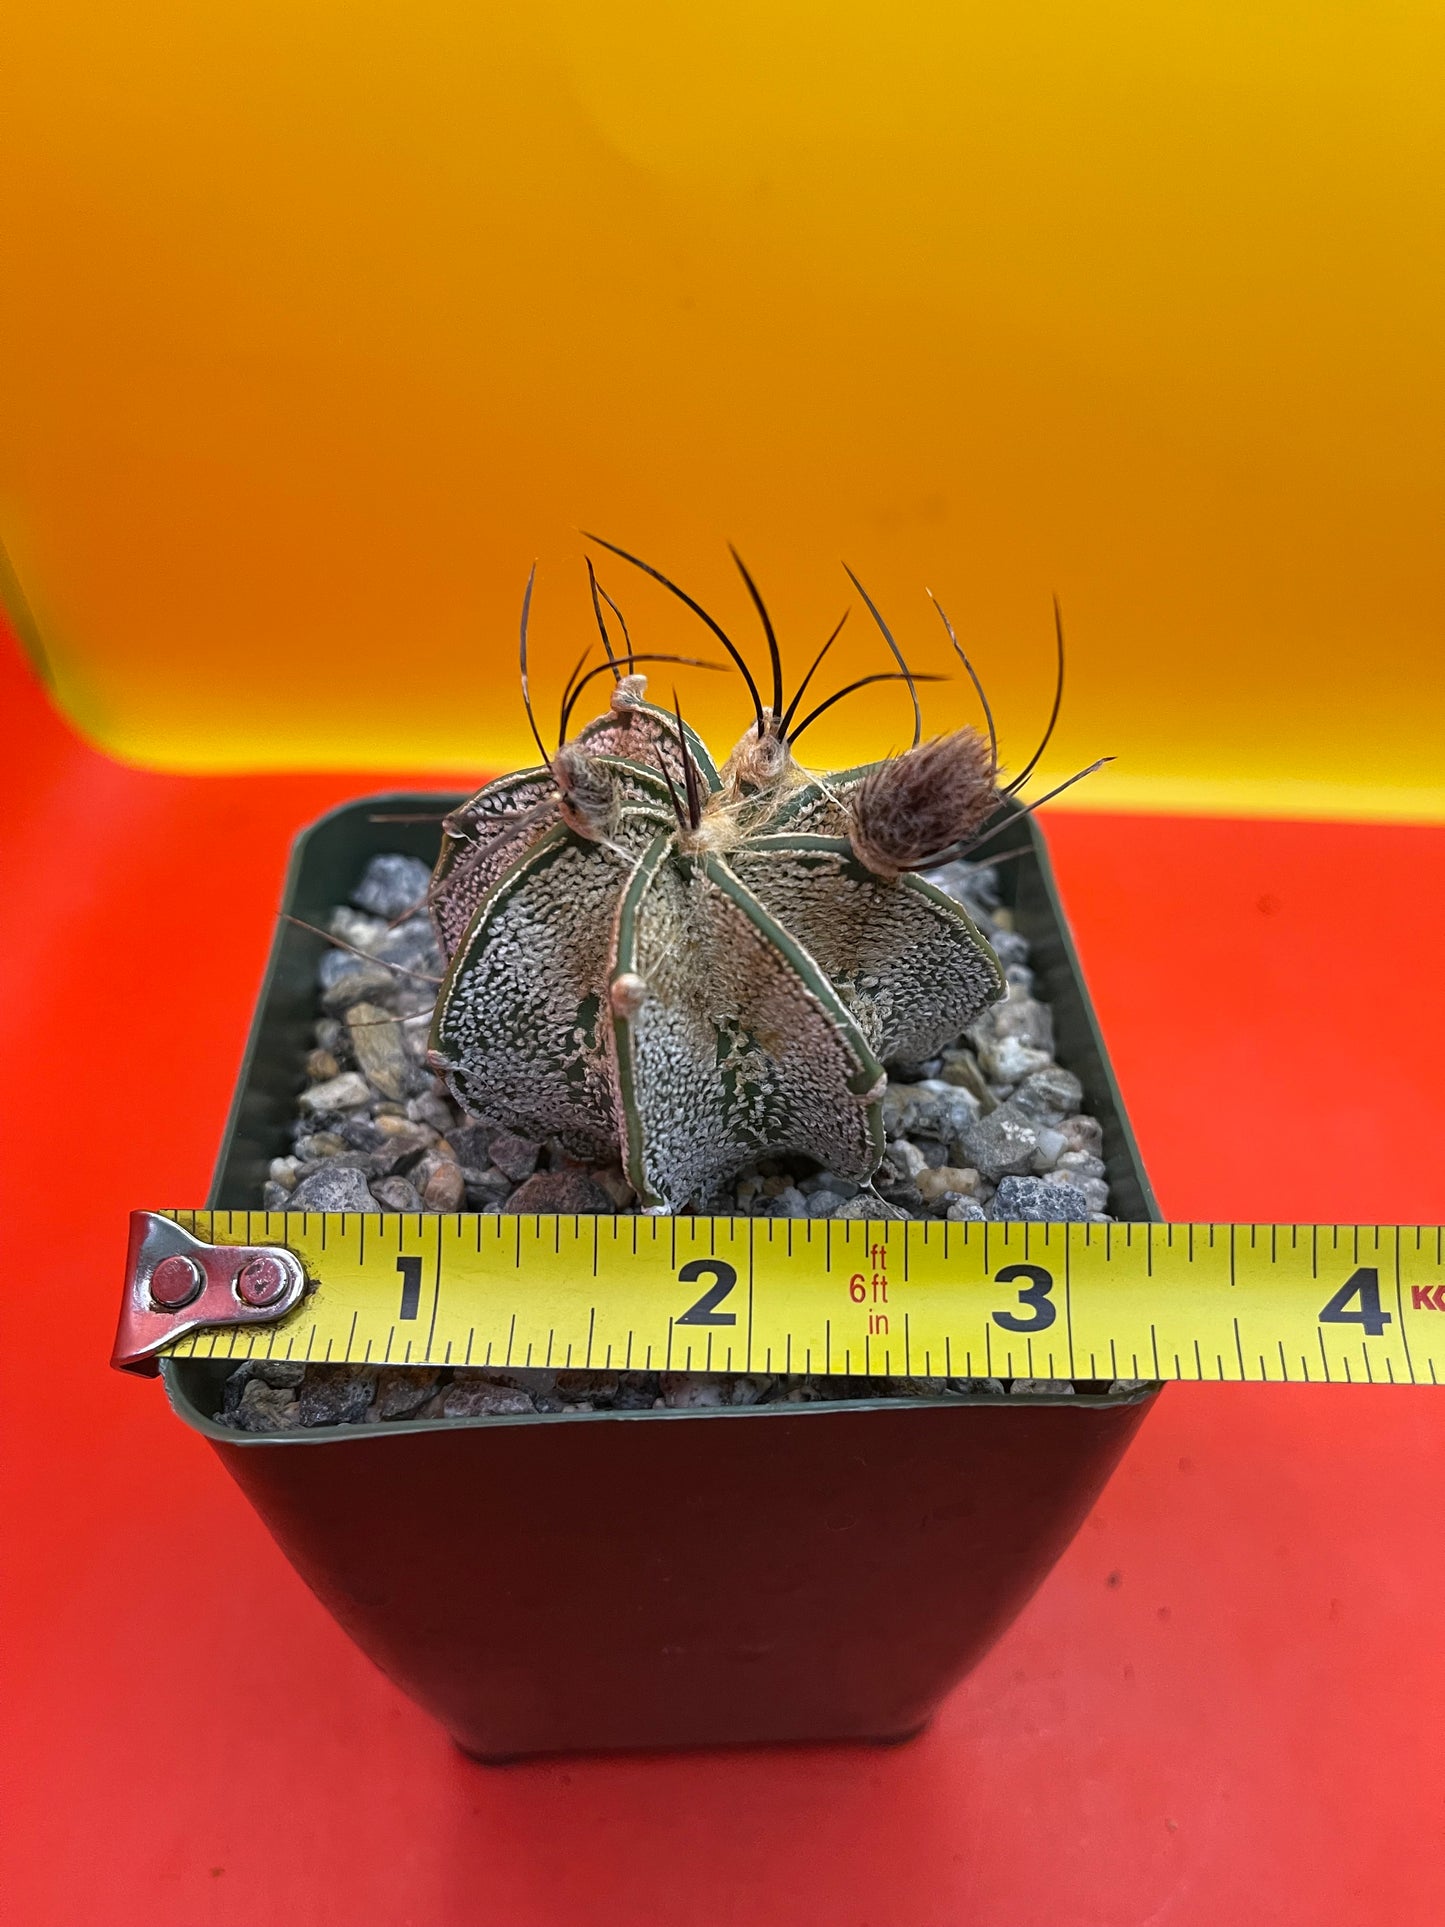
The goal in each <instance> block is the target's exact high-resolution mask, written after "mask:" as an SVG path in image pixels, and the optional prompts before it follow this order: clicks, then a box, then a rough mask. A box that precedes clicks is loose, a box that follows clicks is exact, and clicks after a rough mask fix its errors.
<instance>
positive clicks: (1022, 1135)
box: [218, 856, 1132, 1432]
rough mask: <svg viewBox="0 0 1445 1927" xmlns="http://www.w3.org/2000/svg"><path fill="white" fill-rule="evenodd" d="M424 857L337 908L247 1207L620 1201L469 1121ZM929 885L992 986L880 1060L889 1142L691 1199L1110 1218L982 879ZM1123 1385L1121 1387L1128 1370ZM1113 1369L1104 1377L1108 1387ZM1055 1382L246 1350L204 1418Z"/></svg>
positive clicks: (1012, 946)
mask: <svg viewBox="0 0 1445 1927" xmlns="http://www.w3.org/2000/svg"><path fill="white" fill-rule="evenodd" d="M429 876H430V872H429V870H428V869H427V866H426V865H425V864H423V863H421V862H419V861H418V860H417V859H416V858H414V857H409V856H376V857H373V858H372V859H371V861H370V862H369V863H368V864H367V866H366V868H365V871H364V872H363V874H362V876H361V878H360V879H359V881H358V883H357V886H356V888H355V890H354V891H353V893H352V897H351V901H350V902H349V903H347V904H342V905H338V906H337V907H336V909H335V910H334V911H333V913H332V916H331V920H330V929H331V933H332V935H333V936H334V937H335V938H336V939H337V940H338V943H339V944H345V945H348V946H350V947H349V948H347V949H341V948H337V949H334V950H331V951H328V952H327V953H326V954H325V955H324V956H323V958H322V959H321V963H320V968H319V972H318V978H319V981H318V1004H319V1014H318V1017H317V1022H316V1029H315V1038H316V1043H315V1048H314V1049H313V1050H312V1051H311V1053H310V1055H309V1057H308V1058H307V1061H306V1072H307V1076H308V1078H309V1080H310V1081H309V1083H308V1086H307V1088H306V1089H305V1090H304V1091H302V1093H301V1094H300V1096H299V1098H298V1099H297V1105H296V1122H295V1129H294V1149H293V1152H292V1154H291V1155H290V1156H289V1157H284V1158H277V1159H276V1160H274V1162H273V1163H272V1165H271V1169H270V1176H269V1179H268V1181H267V1183H266V1185H265V1187H264V1191H263V1194H262V1196H261V1198H260V1199H259V1200H258V1203H260V1204H261V1205H262V1206H263V1207H264V1208H265V1209H266V1210H269V1211H281V1210H294V1211H436V1212H453V1211H480V1212H509V1213H517V1212H529V1213H530V1212H545V1213H554V1212H555V1213H559V1214H564V1215H571V1214H574V1213H579V1212H587V1213H596V1212H617V1213H624V1214H626V1213H632V1212H635V1211H636V1210H637V1208H638V1205H637V1199H636V1196H635V1194H634V1192H633V1191H632V1188H631V1186H630V1185H629V1184H628V1182H627V1180H626V1178H625V1177H624V1176H623V1175H622V1172H621V1170H620V1169H619V1168H618V1167H617V1166H615V1165H611V1166H604V1165H596V1164H587V1163H584V1162H581V1161H579V1160H578V1159H577V1158H575V1157H572V1156H569V1155H568V1154H566V1153H565V1152H563V1151H562V1149H561V1148H560V1146H558V1145H556V1144H554V1143H535V1142H533V1141H531V1140H529V1139H526V1138H522V1137H519V1136H517V1135H516V1134H515V1133H514V1132H511V1131H507V1130H503V1129H501V1128H499V1127H498V1126H496V1125H494V1124H489V1123H486V1122H484V1121H479V1120H478V1119H476V1118H470V1117H464V1116H463V1115H462V1114H461V1113H460V1112H459V1110H458V1109H457V1107H456V1105H455V1104H454V1102H453V1101H452V1099H451V1098H450V1096H449V1095H448V1094H447V1092H446V1089H445V1087H444V1085H443V1084H442V1082H441V1080H440V1079H439V1078H438V1077H436V1076H434V1075H433V1073H432V1072H431V1071H430V1070H429V1069H428V1068H427V1064H426V1050H427V1040H428V1033H429V1029H430V1024H431V1016H432V1008H433V1004H434V1002H435V996H436V980H439V978H440V976H441V974H442V969H443V959H442V957H441V954H440V952H439V950H438V948H437V945H436V940H435V937H434V935H433V932H432V928H431V924H430V921H429V919H428V917H427V915H426V914H425V912H424V910H422V909H420V908H419V906H420V905H421V904H423V903H424V901H425V898H426V892H427V884H428V880H429ZM928 880H929V881H930V882H932V883H934V884H936V885H938V886H939V887H940V888H941V889H943V890H945V891H947V892H948V893H949V894H950V895H952V896H954V897H956V898H957V899H958V900H959V901H960V902H962V903H963V904H964V905H965V906H966V907H967V909H968V911H969V913H970V915H971V916H972V917H973V918H974V920H975V922H976V923H977V925H978V927H979V929H980V930H981V931H982V933H983V934H984V935H985V936H986V937H987V938H988V939H989V941H990V942H991V943H992V945H993V947H994V950H995V952H996V954H997V956H998V960H999V963H1000V964H1001V965H1002V966H1003V969H1004V972H1005V975H1006V977H1007V980H1008V996H1007V998H1006V999H1005V1000H1004V1001H1002V1002H1000V1003H997V1004H993V1005H991V1006H990V1007H989V1008H988V1009H987V1010H986V1011H985V1012H984V1013H983V1015H982V1016H981V1017H980V1018H979V1020H978V1021H977V1022H976V1023H974V1024H972V1025H970V1026H969V1028H968V1029H967V1030H966V1031H965V1032H964V1033H963V1035H961V1036H960V1037H959V1038H958V1039H957V1040H956V1041H955V1043H954V1045H953V1046H952V1047H951V1048H949V1049H946V1050H944V1051H943V1052H942V1053H941V1055H939V1056H938V1057H935V1058H932V1059H930V1060H929V1061H927V1062H926V1063H916V1064H905V1063H890V1064H889V1065H888V1067H887V1068H888V1089H887V1093H886V1095H885V1097H884V1100H883V1114H884V1123H885V1127H886V1133H887V1150H886V1153H885V1156H884V1159H883V1162H882V1165H881V1166H880V1168H879V1170H878V1172H877V1173H876V1175H875V1177H874V1179H873V1182H872V1183H871V1184H870V1185H859V1184H857V1183H854V1182H853V1181H852V1180H850V1179H847V1178H842V1177H838V1176H836V1175H835V1174H834V1173H832V1172H830V1171H826V1170H819V1169H818V1168H817V1167H816V1166H815V1165H813V1164H811V1163H810V1162H809V1161H808V1160H806V1159H801V1158H768V1159H763V1160H761V1161H760V1162H759V1163H757V1164H756V1165H754V1166H752V1167H751V1168H749V1169H748V1170H746V1171H744V1172H743V1173H742V1174H741V1176H739V1177H738V1178H737V1179H736V1180H735V1181H734V1182H733V1183H731V1184H729V1185H728V1186H727V1187H726V1188H725V1189H723V1190H720V1191H718V1192H716V1193H715V1194H714V1195H712V1196H709V1197H707V1198H704V1199H700V1200H698V1201H697V1203H696V1205H695V1207H694V1208H695V1209H696V1210H697V1211H698V1212H700V1213H706V1214H708V1215H717V1216H754V1217H775V1218H871V1219H882V1218H945V1219H949V1220H951V1221H953V1222H955V1223H957V1222H967V1221H969V1220H974V1221H983V1220H989V1219H992V1220H1008V1221H1011V1222H1027V1223H1034V1224H1061V1223H1062V1224H1085V1223H1088V1224H1107V1223H1109V1222H1110V1221H1111V1220H1110V1217H1109V1215H1108V1206H1109V1192H1108V1186H1107V1184H1106V1183H1105V1180H1104V1164H1103V1160H1102V1158H1101V1156H1100V1149H1101V1132H1100V1127H1099V1124H1098V1122H1097V1120H1096V1119H1094V1118H1092V1117H1089V1116H1087V1115H1085V1114H1084V1113H1083V1111H1082V1109H1081V1106H1082V1102H1083V1093H1082V1089H1081V1086H1080V1083H1079V1080H1078V1079H1077V1078H1076V1077H1075V1076H1074V1074H1073V1073H1072V1072H1071V1071H1069V1070H1068V1069H1067V1068H1066V1067H1063V1066H1061V1065H1059V1064H1058V1063H1056V1062H1055V1059H1054V1042H1053V1023H1052V1018H1051V1015H1050V1011H1049V1007H1048V1005H1047V1004H1046V1003H1043V1002H1041V1001H1040V1000H1039V999H1037V998H1035V997H1034V995H1033V972H1032V971H1031V969H1030V967H1029V950H1028V945H1027V943H1026V942H1025V941H1024V939H1023V938H1022V937H1021V936H1020V935H1019V934H1018V933H1017V932H1016V931H1015V930H1014V929H1013V928H1012V920H1011V916H1010V913H1009V912H1008V911H1007V910H1006V909H1004V908H1001V907H1000V905H999V899H998V892H997V888H996V881H995V876H994V872H993V870H992V869H991V868H987V867H979V868H972V867H970V866H968V865H967V864H964V863H955V864H950V865H947V866H946V867H944V868H942V869H939V870H935V871H933V872H931V873H930V874H929V878H928ZM1130 1383H1131V1384H1132V1381H1131V1382H1130ZM1126 1388H1127V1387H1126V1384H1125V1382H1124V1381H1118V1382H1116V1384H1115V1385H1114V1386H1113V1387H1110V1386H1105V1385H1101V1386H1100V1387H1099V1389H1100V1390H1109V1389H1115V1390H1124V1389H1126ZM1073 1390H1074V1387H1073V1385H1072V1384H1071V1383H1070V1382H1069V1381H1067V1380H1044V1379H1015V1380H1013V1381H1012V1383H1011V1384H1010V1383H1009V1382H1008V1381H1004V1380H999V1379H959V1378H954V1379H943V1378H927V1379H924V1378H906V1379H899V1378H893V1379H881V1378H840V1377H828V1378H823V1377H804V1376H801V1375H798V1374H792V1375H787V1376H784V1375H775V1376H767V1375H764V1374H760V1373H749V1374H737V1373H698V1372H614V1371H551V1370H518V1371H500V1370H480V1369H472V1368H454V1369H446V1370H437V1369H433V1368H431V1367H426V1366H350V1365H348V1366H324V1365H301V1364H289V1363H281V1362H277V1361H264V1360H255V1361H249V1362H247V1363H246V1364H243V1365H240V1366H238V1367H237V1368H236V1370H235V1371H234V1372H232V1373H231V1375H230V1377H229V1379H228V1380H227V1382H226V1386H225V1390H224V1397H223V1403H222V1410H221V1412H220V1413H219V1414H218V1417H219V1418H220V1420H221V1422H222V1423H223V1424H227V1425H230V1426H233V1427H235V1428H236V1429H237V1430H240V1431H245V1432H276V1431H286V1430H291V1429H294V1428H296V1427H298V1426H327V1425H339V1424H357V1423H378V1424H384V1423H386V1422H387V1421H391V1420H397V1419H416V1418H426V1419H434V1418H458V1419H476V1418H481V1417H487V1416H517V1415H523V1414H530V1413H549V1412H558V1413H561V1412H590V1411H601V1410H610V1411H644V1410H651V1409H653V1408H655V1407H672V1408H687V1407H693V1408H697V1407H707V1406H745V1405H765V1404H778V1403H788V1402H791V1403H794V1404H798V1403H840V1402H844V1401H847V1400H850V1399H862V1398H867V1399H877V1398H880V1397H899V1398H918V1397H930V1398H937V1397H947V1396H948V1395H949V1394H951V1393H952V1394H970V1395H974V1396H976V1395H978V1394H979V1393H985V1394H987V1393H995V1394H998V1395H1000V1396H1004V1395H1014V1394H1022V1395H1025V1396H1027V1395H1029V1394H1046V1395H1049V1396H1052V1397H1057V1396H1058V1395H1059V1394H1061V1393H1070V1392H1072V1391H1073Z"/></svg>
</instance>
